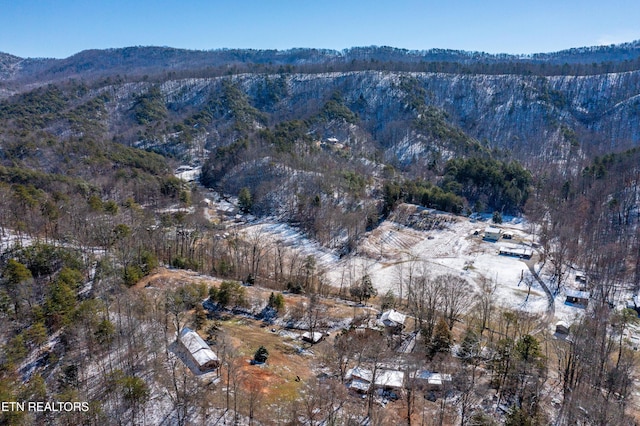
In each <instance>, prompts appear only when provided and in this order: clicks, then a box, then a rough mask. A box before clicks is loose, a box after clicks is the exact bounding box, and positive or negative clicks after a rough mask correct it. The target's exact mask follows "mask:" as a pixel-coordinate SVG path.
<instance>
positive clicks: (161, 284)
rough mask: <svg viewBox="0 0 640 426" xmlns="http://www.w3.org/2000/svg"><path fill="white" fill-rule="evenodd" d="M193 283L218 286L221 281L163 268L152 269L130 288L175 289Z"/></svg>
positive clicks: (193, 273) (189, 272)
mask: <svg viewBox="0 0 640 426" xmlns="http://www.w3.org/2000/svg"><path fill="white" fill-rule="evenodd" d="M193 282H196V283H197V282H205V283H207V285H209V286H213V285H216V286H217V285H220V283H221V282H222V280H219V279H217V278H213V277H209V276H206V275H200V274H198V273H197V272H193V271H188V270H185V269H167V268H164V267H159V268H156V269H154V270H153V272H152V273H151V274H149V275H147V276H146V277H144V278H142V279H141V280H140V281H138V282H137V283H136V284H135V285H134V286H133V287H132V288H137V289H142V288H147V287H154V288H159V289H167V288H175V287H177V286H180V285H184V284H188V283H193Z"/></svg>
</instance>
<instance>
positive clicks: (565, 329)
mask: <svg viewBox="0 0 640 426" xmlns="http://www.w3.org/2000/svg"><path fill="white" fill-rule="evenodd" d="M569 328H570V325H569V323H567V322H565V321H558V322H557V323H556V333H557V334H561V335H568V334H569Z"/></svg>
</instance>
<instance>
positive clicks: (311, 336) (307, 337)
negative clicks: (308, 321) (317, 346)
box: [301, 331, 324, 343]
mask: <svg viewBox="0 0 640 426" xmlns="http://www.w3.org/2000/svg"><path fill="white" fill-rule="evenodd" d="M301 337H302V340H304V341H305V342H308V343H318V342H319V341H321V340H322V338H323V337H324V334H322V333H320V332H318V331H314V332H313V333H311V332H309V331H305V332H304V333H302V336H301Z"/></svg>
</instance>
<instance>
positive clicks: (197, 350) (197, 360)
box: [178, 327, 220, 372]
mask: <svg viewBox="0 0 640 426" xmlns="http://www.w3.org/2000/svg"><path fill="white" fill-rule="evenodd" d="M178 344H179V346H180V348H181V349H182V352H184V354H185V355H186V356H188V357H189V359H190V360H191V361H192V362H193V363H194V364H195V365H196V367H198V369H199V370H200V371H202V372H205V371H211V370H215V369H216V368H218V366H219V365H220V360H219V359H218V356H217V355H216V354H215V353H214V352H213V351H212V350H211V348H210V347H209V345H207V343H206V342H205V341H204V340H203V339H202V337H200V336H199V335H198V333H196V332H195V331H193V330H191V329H190V328H188V327H185V328H183V329H182V331H181V332H180V338H179V339H178Z"/></svg>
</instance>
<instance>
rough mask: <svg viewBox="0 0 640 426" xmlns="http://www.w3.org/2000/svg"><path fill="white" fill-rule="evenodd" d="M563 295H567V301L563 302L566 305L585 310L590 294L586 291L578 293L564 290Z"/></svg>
mask: <svg viewBox="0 0 640 426" xmlns="http://www.w3.org/2000/svg"><path fill="white" fill-rule="evenodd" d="M565 294H566V295H567V299H566V300H565V302H564V303H565V304H566V305H571V306H578V307H582V308H586V307H587V305H588V304H589V298H590V297H591V293H589V292H588V291H578V290H571V289H567V290H565Z"/></svg>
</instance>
